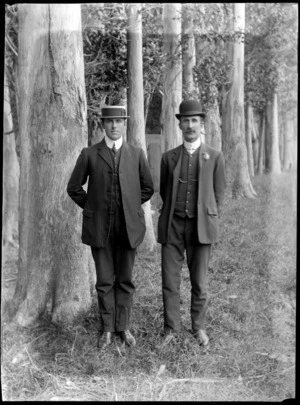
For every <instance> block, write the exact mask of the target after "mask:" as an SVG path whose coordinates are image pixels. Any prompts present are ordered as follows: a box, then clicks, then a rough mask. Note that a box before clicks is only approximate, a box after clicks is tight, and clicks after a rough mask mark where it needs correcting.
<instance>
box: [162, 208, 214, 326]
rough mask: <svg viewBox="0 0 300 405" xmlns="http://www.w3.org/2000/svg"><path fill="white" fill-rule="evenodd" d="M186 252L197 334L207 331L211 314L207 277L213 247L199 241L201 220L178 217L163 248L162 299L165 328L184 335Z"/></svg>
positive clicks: (193, 322)
mask: <svg viewBox="0 0 300 405" xmlns="http://www.w3.org/2000/svg"><path fill="white" fill-rule="evenodd" d="M184 251H186V258H187V265H188V269H189V275H190V282H191V308H190V314H191V323H192V330H193V331H194V332H196V331H198V330H199V329H204V325H205V317H206V312H207V283H206V274H207V271H208V264H209V258H210V252H211V244H201V243H199V241H198V234H197V219H196V218H188V217H185V218H181V217H179V216H176V215H174V217H173V219H172V222H171V227H170V234H169V240H168V243H166V244H163V245H162V252H161V257H162V295H163V304H164V328H165V331H166V330H167V329H169V330H172V331H175V332H179V331H180V282H181V269H182V265H183V262H184Z"/></svg>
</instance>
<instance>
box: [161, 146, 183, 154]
mask: <svg viewBox="0 0 300 405" xmlns="http://www.w3.org/2000/svg"><path fill="white" fill-rule="evenodd" d="M181 149H182V144H180V145H179V146H176V147H175V148H172V149H169V150H167V151H166V152H164V153H163V156H165V157H171V156H174V155H176V154H177V153H179V152H180V150H181Z"/></svg>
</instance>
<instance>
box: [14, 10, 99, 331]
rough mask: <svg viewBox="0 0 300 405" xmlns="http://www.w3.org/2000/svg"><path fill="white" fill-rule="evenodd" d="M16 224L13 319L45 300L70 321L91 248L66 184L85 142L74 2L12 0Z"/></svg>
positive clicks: (87, 298)
mask: <svg viewBox="0 0 300 405" xmlns="http://www.w3.org/2000/svg"><path fill="white" fill-rule="evenodd" d="M19 91H20V99H19V109H20V142H21V148H20V150H21V152H20V218H19V220H20V222H19V251H20V254H19V273H18V279H17V286H16V290H15V294H14V298H13V301H14V303H15V304H16V307H15V309H16V310H17V313H16V321H17V322H18V323H19V324H20V325H22V326H28V325H32V324H34V323H35V322H36V321H37V320H38V318H39V316H40V315H41V314H43V313H44V312H45V310H46V307H47V305H48V304H49V303H50V304H51V310H52V321H53V322H65V323H66V322H67V323H69V322H72V321H73V319H74V317H75V316H76V315H77V314H78V313H79V312H80V311H82V310H86V309H87V308H88V306H89V305H90V303H91V295H90V285H89V273H88V262H89V255H90V251H89V249H88V247H87V246H85V245H83V244H82V243H81V240H80V236H81V223H82V222H81V221H82V213H81V210H80V209H79V208H78V207H77V206H76V205H75V204H74V203H73V202H72V201H71V200H70V197H69V196H68V194H67V191H66V189H67V183H68V180H69V177H70V174H71V172H72V170H73V167H74V165H75V162H76V157H77V156H78V155H79V153H80V151H81V149H82V148H83V147H85V146H87V128H86V97H85V83H84V64H83V53H82V36H81V11H80V5H79V4H78V5H77V4H76V5H75V4H74V5H67V4H20V5H19Z"/></svg>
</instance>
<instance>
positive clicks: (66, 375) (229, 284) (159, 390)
mask: <svg viewBox="0 0 300 405" xmlns="http://www.w3.org/2000/svg"><path fill="white" fill-rule="evenodd" d="M295 176H296V174H295V173H293V172H290V173H282V174H281V175H278V176H274V175H273V176H270V175H263V176H257V177H255V178H254V179H253V184H254V187H255V189H256V191H257V194H258V197H257V198H256V199H255V200H244V199H243V200H231V199H230V198H229V197H227V198H226V199H225V203H224V207H223V210H222V215H221V219H220V221H221V224H220V225H221V241H220V242H219V243H218V244H217V245H215V246H214V247H213V251H212V257H211V262H210V270H209V274H208V279H209V280H208V283H209V310H208V314H207V332H208V334H209V336H210V339H211V344H210V346H209V348H208V349H203V348H201V347H199V346H197V344H196V342H195V340H194V339H193V337H192V336H191V334H190V313H189V306H190V284H189V275H188V270H187V267H186V264H185V265H184V267H183V270H182V283H181V300H182V304H181V322H182V333H181V334H180V336H179V337H178V340H177V341H176V342H174V343H173V344H172V345H171V346H170V347H168V348H166V349H164V350H162V349H160V348H159V343H160V339H161V332H162V329H163V307H162V295H161V276H160V246H159V245H158V246H157V251H156V252H155V253H154V254H144V253H143V252H138V255H137V258H136V264H135V271H134V281H135V285H136V294H135V299H134V306H133V311H132V332H133V334H134V335H135V337H136V339H137V343H138V344H137V346H136V347H135V348H124V347H122V346H121V344H120V342H116V345H113V346H112V347H111V348H110V350H108V351H106V352H104V353H100V352H99V351H98V350H97V348H96V341H97V333H98V329H99V327H98V310H97V305H96V301H95V302H94V304H93V306H92V307H91V308H90V310H89V311H88V312H87V313H85V314H81V315H80V316H78V317H77V319H76V321H75V323H74V325H72V326H66V325H54V324H52V323H51V318H50V315H49V314H45V315H44V317H43V318H42V319H41V320H40V324H39V326H38V327H35V328H29V329H20V328H18V327H17V326H16V325H13V324H10V325H7V324H4V325H2V396H3V399H5V400H8V401H22V400H31V401H36V400H42V401H43V400H44V401H48V400H53V401H55V400H56V401H59V400H62V401H67V400H72V401H81V400H83V401H95V400H97V401H119V400H121V401H166V400H168V401H281V400H283V399H286V398H295V368H294V367H295V299H296V181H295ZM156 221H157V213H155V214H154V222H155V223H156ZM10 260H11V259H10Z"/></svg>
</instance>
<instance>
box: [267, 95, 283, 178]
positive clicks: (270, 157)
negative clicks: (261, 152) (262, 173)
mask: <svg viewBox="0 0 300 405" xmlns="http://www.w3.org/2000/svg"><path fill="white" fill-rule="evenodd" d="M266 111H267V112H266V171H267V172H268V173H274V174H279V173H281V163H280V156H279V127H278V106H277V94H276V93H274V94H273V97H272V98H271V100H269V101H268V103H267V107H266Z"/></svg>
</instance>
